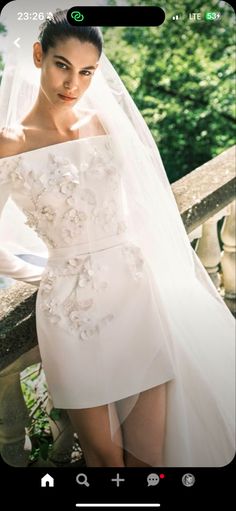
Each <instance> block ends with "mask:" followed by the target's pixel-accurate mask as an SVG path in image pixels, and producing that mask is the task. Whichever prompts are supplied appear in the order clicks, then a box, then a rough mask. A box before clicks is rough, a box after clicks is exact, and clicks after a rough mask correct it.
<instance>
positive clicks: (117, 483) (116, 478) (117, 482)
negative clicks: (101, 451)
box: [111, 474, 125, 486]
mask: <svg viewBox="0 0 236 511" xmlns="http://www.w3.org/2000/svg"><path fill="white" fill-rule="evenodd" d="M111 481H115V482H116V486H120V482H121V481H125V479H122V478H121V477H120V474H116V477H114V479H111Z"/></svg>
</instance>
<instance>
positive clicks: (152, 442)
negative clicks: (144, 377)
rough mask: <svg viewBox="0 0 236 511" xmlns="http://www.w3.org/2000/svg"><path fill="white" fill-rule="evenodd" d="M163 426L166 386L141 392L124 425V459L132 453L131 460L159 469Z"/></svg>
mask: <svg viewBox="0 0 236 511" xmlns="http://www.w3.org/2000/svg"><path fill="white" fill-rule="evenodd" d="M165 425H166V383H164V384H161V385H158V386H156V387H152V388H151V389H148V390H145V391H143V392H141V393H140V395H139V398H138V400H137V402H136V404H135V406H134V408H133V409H132V410H131V412H130V414H129V415H128V417H127V418H126V419H125V421H124V422H123V424H122V434H123V446H124V449H125V450H126V451H127V453H126V457H127V458H128V457H129V453H131V454H133V456H132V458H133V459H135V458H137V459H139V460H142V461H143V462H145V463H146V464H148V465H150V466H160V465H162V461H163V459H162V458H163V448H164V439H165ZM134 457H135V458H134ZM130 458H131V455H130ZM130 466H131V465H130Z"/></svg>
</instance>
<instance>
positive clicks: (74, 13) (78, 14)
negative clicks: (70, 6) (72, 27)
mask: <svg viewBox="0 0 236 511" xmlns="http://www.w3.org/2000/svg"><path fill="white" fill-rule="evenodd" d="M70 16H71V18H72V19H73V20H75V21H78V22H80V21H83V20H84V15H83V14H81V12H79V11H72V13H71V15H70Z"/></svg>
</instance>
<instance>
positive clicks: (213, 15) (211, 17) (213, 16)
mask: <svg viewBox="0 0 236 511" xmlns="http://www.w3.org/2000/svg"><path fill="white" fill-rule="evenodd" d="M220 17H221V14H220V12H206V13H205V20H206V21H215V20H218V19H220Z"/></svg>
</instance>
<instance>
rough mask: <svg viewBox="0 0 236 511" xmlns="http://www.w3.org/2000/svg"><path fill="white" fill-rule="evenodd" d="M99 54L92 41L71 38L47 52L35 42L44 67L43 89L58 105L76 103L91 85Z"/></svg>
mask: <svg viewBox="0 0 236 511" xmlns="http://www.w3.org/2000/svg"><path fill="white" fill-rule="evenodd" d="M98 60H99V53H98V50H97V48H96V46H94V45H93V44H91V43H88V42H81V41H79V40H78V39H77V38H73V37H71V38H68V39H65V40H62V41H61V42H58V43H57V45H56V46H54V48H49V49H48V52H47V54H46V55H44V53H43V51H42V46H41V44H40V43H39V42H36V43H35V44H34V63H35V65H36V67H38V68H41V92H42V93H43V94H44V95H45V96H46V98H47V100H48V101H49V102H50V103H51V104H52V105H54V106H55V107H58V108H65V107H67V108H68V106H69V107H70V106H74V105H75V103H77V101H78V100H79V99H80V98H81V97H82V96H83V94H84V92H85V91H86V89H87V88H88V87H89V85H90V82H91V79H92V76H93V74H94V72H95V70H96V68H97V66H98Z"/></svg>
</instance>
